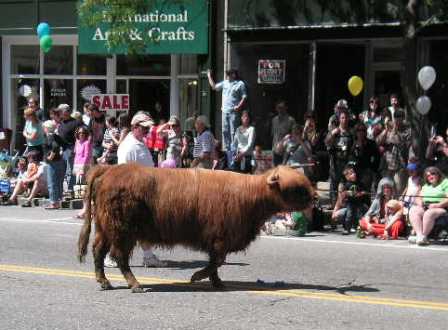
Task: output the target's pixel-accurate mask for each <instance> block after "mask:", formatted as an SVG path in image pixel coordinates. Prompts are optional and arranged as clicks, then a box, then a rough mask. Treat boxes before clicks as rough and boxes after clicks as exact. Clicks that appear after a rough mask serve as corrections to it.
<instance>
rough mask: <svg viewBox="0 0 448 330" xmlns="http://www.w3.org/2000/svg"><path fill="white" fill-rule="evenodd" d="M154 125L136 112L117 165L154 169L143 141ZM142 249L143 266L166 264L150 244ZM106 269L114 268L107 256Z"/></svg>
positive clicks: (114, 265)
mask: <svg viewBox="0 0 448 330" xmlns="http://www.w3.org/2000/svg"><path fill="white" fill-rule="evenodd" d="M152 125H154V121H153V120H152V118H151V117H150V116H149V115H147V114H146V113H144V112H138V113H136V114H135V116H134V117H133V118H132V120H131V132H129V134H128V135H127V136H126V137H125V138H124V140H123V142H121V143H120V145H119V146H118V150H117V157H118V164H127V163H133V162H135V163H138V164H141V165H143V166H148V167H154V162H153V160H152V156H151V153H150V152H149V149H148V148H147V147H146V145H145V143H144V141H143V139H144V137H145V136H146V135H147V134H148V131H149V128H150V127H151V126H152ZM140 245H141V247H142V249H143V266H145V267H164V266H166V262H164V261H161V260H159V259H158V258H157V256H156V255H155V254H154V253H153V252H152V247H151V245H150V244H147V243H141V244H140ZM104 265H105V266H107V267H116V263H115V262H114V261H113V260H111V259H110V257H109V255H107V257H106V259H105V260H104Z"/></svg>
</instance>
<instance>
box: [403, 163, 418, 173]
mask: <svg viewBox="0 0 448 330" xmlns="http://www.w3.org/2000/svg"><path fill="white" fill-rule="evenodd" d="M406 169H407V170H409V171H417V170H418V165H417V164H416V163H409V164H408V166H406Z"/></svg>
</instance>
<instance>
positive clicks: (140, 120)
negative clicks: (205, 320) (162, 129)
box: [117, 112, 154, 167]
mask: <svg viewBox="0 0 448 330" xmlns="http://www.w3.org/2000/svg"><path fill="white" fill-rule="evenodd" d="M153 125H154V121H153V120H152V118H151V117H150V116H149V115H147V114H146V113H144V112H138V113H137V114H136V115H135V116H134V117H132V120H131V132H130V133H129V134H128V135H127V136H126V137H125V139H124V140H123V142H121V143H120V145H119V146H118V151H117V156H118V164H126V163H131V162H136V163H139V164H142V165H144V166H150V167H154V162H153V161H152V156H151V153H150V152H149V149H148V147H146V145H145V142H144V140H143V139H144V137H145V136H146V135H147V134H148V131H149V129H150V128H151V126H153Z"/></svg>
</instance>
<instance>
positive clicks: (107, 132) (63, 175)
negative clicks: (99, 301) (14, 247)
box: [4, 72, 448, 258]
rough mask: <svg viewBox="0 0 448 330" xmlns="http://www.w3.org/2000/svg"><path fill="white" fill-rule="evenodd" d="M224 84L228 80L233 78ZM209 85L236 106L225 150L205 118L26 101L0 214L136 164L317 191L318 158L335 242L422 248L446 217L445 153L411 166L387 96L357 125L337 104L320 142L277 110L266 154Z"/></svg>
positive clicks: (437, 150) (402, 127) (239, 113)
mask: <svg viewBox="0 0 448 330" xmlns="http://www.w3.org/2000/svg"><path fill="white" fill-rule="evenodd" d="M228 74H229V77H231V79H236V78H237V73H235V72H229V73H228ZM209 80H210V84H211V86H212V87H213V88H215V89H217V90H219V89H223V93H224V91H225V90H226V89H228V88H234V89H236V90H240V91H241V93H240V98H236V97H235V95H234V94H232V93H230V92H228V91H227V92H226V93H230V94H229V95H233V96H232V97H233V99H232V100H230V101H229V100H223V102H224V103H225V106H226V107H227V110H226V112H224V113H223V119H224V118H226V120H228V123H227V124H225V125H226V129H225V130H223V140H222V141H223V142H224V143H222V142H221V141H219V140H217V139H216V138H215V136H214V135H213V132H212V129H211V127H210V123H209V121H208V118H207V117H206V116H204V115H199V116H198V115H195V116H194V117H192V118H188V119H187V121H186V123H184V124H183V125H182V123H181V121H180V120H179V118H178V117H177V116H175V115H172V116H171V117H169V118H168V119H167V120H163V119H160V120H159V122H156V120H155V119H153V118H151V116H150V115H149V113H147V112H143V111H140V112H137V113H136V114H135V115H134V116H133V117H132V118H130V117H129V116H128V114H126V113H123V114H121V115H120V116H119V117H117V118H116V117H111V116H106V114H105V113H104V112H102V111H100V110H99V109H98V108H97V107H96V106H95V105H93V104H90V103H86V104H85V105H84V107H83V110H82V112H77V111H72V109H71V108H70V106H69V105H67V104H61V105H59V106H58V107H56V108H53V109H50V110H49V111H48V114H46V113H45V112H44V111H43V110H41V109H39V106H38V103H37V101H36V100H35V99H31V100H30V102H29V103H28V107H27V108H26V109H25V110H24V117H25V126H24V129H23V136H24V138H25V139H26V145H27V147H26V152H25V154H24V155H25V157H23V158H22V159H20V161H19V162H18V164H17V167H18V169H17V173H18V174H17V175H18V176H17V180H16V181H17V182H16V185H15V188H14V191H13V193H12V194H11V196H10V197H9V199H8V200H7V201H6V202H4V204H8V205H13V204H17V196H18V195H20V194H22V193H24V192H28V194H27V196H28V197H27V199H26V201H25V202H24V203H23V204H22V206H24V207H27V206H31V203H32V199H33V198H34V197H37V196H39V195H46V194H48V196H49V200H50V203H49V205H47V206H46V209H49V210H53V209H58V208H60V207H61V201H62V200H63V197H64V193H65V194H68V195H73V191H74V190H75V189H74V188H75V187H76V186H80V185H85V178H86V174H87V172H88V170H89V168H90V167H91V166H92V165H94V164H122V163H127V162H133V161H135V162H139V163H141V164H143V165H145V166H154V167H161V168H189V167H193V168H194V167H197V168H205V169H212V170H230V171H235V172H240V173H254V174H258V173H263V172H264V171H266V170H267V169H268V168H270V167H272V166H277V165H280V164H285V165H293V166H295V167H298V168H299V170H301V171H303V173H304V174H305V175H307V176H308V177H309V178H310V180H311V181H312V182H313V183H316V182H317V180H319V178H320V176H321V173H322V172H325V168H324V169H323V170H322V166H321V165H320V164H321V163H325V158H327V159H328V163H329V171H328V170H327V172H329V181H330V191H329V195H330V203H331V209H332V215H331V219H332V222H333V224H341V225H342V227H343V234H344V235H349V234H350V233H353V232H356V230H357V231H358V235H359V236H360V237H365V236H367V235H372V236H375V237H379V238H382V239H396V238H398V237H400V236H401V237H403V236H405V235H407V234H408V230H407V228H409V227H410V228H411V229H412V232H411V235H410V236H409V242H411V243H417V244H418V245H428V244H429V240H428V237H429V236H430V234H431V231H432V229H433V227H434V225H435V224H436V222H437V219H440V217H442V216H444V215H446V212H447V211H446V208H448V179H445V176H444V173H445V171H446V170H448V168H447V164H448V161H447V160H448V143H447V141H446V140H445V138H444V137H442V136H437V135H436V136H433V137H431V140H430V141H429V144H428V150H427V152H426V159H418V158H417V157H416V153H415V150H414V148H413V145H412V141H411V130H410V127H409V125H408V123H407V120H406V118H405V117H406V116H405V112H404V110H403V109H402V108H401V107H400V104H399V102H398V98H397V96H396V95H392V96H391V97H390V105H389V106H387V107H385V108H382V107H381V106H380V104H379V100H378V98H376V97H372V98H371V99H370V101H369V108H368V109H367V110H366V111H363V112H361V113H360V114H358V115H355V114H354V113H352V112H351V111H350V109H349V105H348V103H347V101H346V100H343V99H341V100H339V101H338V102H336V104H335V107H334V114H333V115H332V116H331V117H330V118H329V121H328V125H327V130H326V131H324V132H322V131H319V130H318V125H317V123H316V118H315V117H314V115H313V113H306V114H305V116H304V118H303V120H301V122H303V125H302V124H299V123H298V122H297V121H296V120H295V119H294V118H293V117H292V116H291V115H290V114H289V113H288V104H287V102H286V101H285V100H280V101H278V102H276V103H275V107H274V109H275V112H276V115H275V116H274V117H273V118H272V120H271V136H272V147H271V151H270V152H269V154H268V153H266V151H263V148H262V147H261V146H260V145H257V144H256V130H255V127H254V126H253V125H252V122H251V114H250V112H249V111H247V110H243V109H244V103H245V102H246V98H247V96H246V94H245V90H244V88H243V87H242V86H244V85H241V84H239V83H232V81H231V82H230V83H231V84H230V85H229V84H226V83H223V82H221V83H217V84H216V83H215V82H214V81H213V79H212V78H211V75H210V74H209ZM232 86H233V87H232ZM223 106H224V105H223ZM46 116H48V117H46ZM229 123H230V124H229ZM447 135H448V132H447ZM64 182H65V185H64ZM64 190H65V191H64ZM83 212H84V211H83V210H82V211H81V212H80V213H79V215H78V216H79V217H82V216H83ZM148 249H149V248H148ZM148 256H150V255H149V254H148ZM148 258H149V257H148Z"/></svg>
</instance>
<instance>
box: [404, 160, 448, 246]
mask: <svg viewBox="0 0 448 330" xmlns="http://www.w3.org/2000/svg"><path fill="white" fill-rule="evenodd" d="M423 178H424V180H425V184H424V185H423V187H422V190H421V193H420V196H419V197H417V198H416V199H415V205H414V206H412V207H411V209H410V211H409V219H410V221H411V224H412V228H413V229H414V231H415V233H416V236H410V237H409V242H410V243H417V244H418V245H421V246H423V245H428V244H429V241H428V235H429V234H430V233H431V230H432V229H433V227H434V223H435V221H436V219H437V218H439V217H440V216H442V215H445V214H447V210H446V208H447V207H448V179H446V178H445V176H444V175H443V173H442V172H441V171H440V170H439V169H438V168H437V167H428V168H427V169H426V170H425V172H424V175H423Z"/></svg>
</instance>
